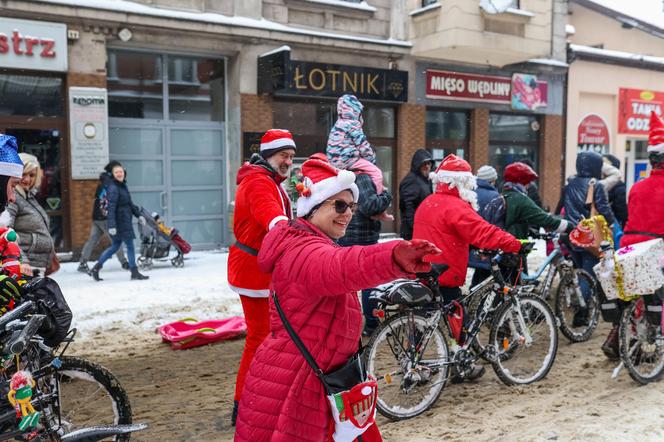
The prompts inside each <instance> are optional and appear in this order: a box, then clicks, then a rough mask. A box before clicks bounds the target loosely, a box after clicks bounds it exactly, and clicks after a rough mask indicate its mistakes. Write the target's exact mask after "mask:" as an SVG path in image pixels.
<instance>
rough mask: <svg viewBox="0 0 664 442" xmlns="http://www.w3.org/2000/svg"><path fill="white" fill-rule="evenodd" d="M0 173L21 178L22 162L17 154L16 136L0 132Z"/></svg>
mask: <svg viewBox="0 0 664 442" xmlns="http://www.w3.org/2000/svg"><path fill="white" fill-rule="evenodd" d="M0 175H5V176H11V177H16V178H21V177H22V176H23V162H22V161H21V158H20V157H19V156H18V145H17V144H16V138H14V137H12V136H11V135H1V134H0Z"/></svg>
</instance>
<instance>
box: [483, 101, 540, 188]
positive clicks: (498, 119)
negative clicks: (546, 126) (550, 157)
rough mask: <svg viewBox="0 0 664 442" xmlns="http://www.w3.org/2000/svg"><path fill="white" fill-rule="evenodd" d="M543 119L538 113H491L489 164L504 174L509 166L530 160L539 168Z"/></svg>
mask: <svg viewBox="0 0 664 442" xmlns="http://www.w3.org/2000/svg"><path fill="white" fill-rule="evenodd" d="M539 136H540V123H539V120H538V118H537V116H535V115H514V114H501V113H494V112H492V113H491V114H489V164H491V165H492V166H494V167H495V168H496V170H497V171H498V176H502V171H503V170H504V168H505V166H507V165H508V164H510V163H514V162H517V161H523V160H530V161H532V162H533V164H534V166H535V167H534V168H535V170H536V171H537V169H538V161H539Z"/></svg>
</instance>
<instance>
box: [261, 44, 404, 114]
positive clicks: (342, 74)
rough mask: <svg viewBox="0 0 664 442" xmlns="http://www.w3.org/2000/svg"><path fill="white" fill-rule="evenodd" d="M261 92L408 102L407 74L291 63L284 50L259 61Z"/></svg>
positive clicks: (265, 56) (361, 68) (353, 67)
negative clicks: (348, 95)
mask: <svg viewBox="0 0 664 442" xmlns="http://www.w3.org/2000/svg"><path fill="white" fill-rule="evenodd" d="M258 92H259V93H262V94H272V95H297V96H312V97H338V96H340V95H343V94H353V95H355V96H356V97H357V98H359V99H369V100H382V101H397V102H405V101H406V100H407V99H408V72H405V71H397V70H389V69H374V68H367V67H358V66H346V65H338V64H327V63H315V62H309V61H297V60H291V59H290V51H289V50H283V51H279V52H275V53H272V54H268V55H264V56H262V57H259V58H258Z"/></svg>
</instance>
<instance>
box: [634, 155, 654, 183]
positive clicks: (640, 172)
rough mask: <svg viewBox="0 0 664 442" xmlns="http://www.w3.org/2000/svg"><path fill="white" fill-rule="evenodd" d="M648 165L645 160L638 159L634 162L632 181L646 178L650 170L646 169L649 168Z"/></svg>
mask: <svg viewBox="0 0 664 442" xmlns="http://www.w3.org/2000/svg"><path fill="white" fill-rule="evenodd" d="M648 166H649V162H648V161H647V160H646V161H643V160H639V161H635V162H634V182H635V183H636V182H639V181H641V180H643V179H646V178H648V176H649V175H650V171H649V170H648V169H649V167H648Z"/></svg>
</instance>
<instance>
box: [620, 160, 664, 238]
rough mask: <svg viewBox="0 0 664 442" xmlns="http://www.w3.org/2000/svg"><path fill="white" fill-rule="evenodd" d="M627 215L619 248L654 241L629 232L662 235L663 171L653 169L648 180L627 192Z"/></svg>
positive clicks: (663, 233) (663, 218) (663, 204)
mask: <svg viewBox="0 0 664 442" xmlns="http://www.w3.org/2000/svg"><path fill="white" fill-rule="evenodd" d="M627 214H628V217H627V224H626V225H625V234H624V235H623V237H622V239H621V240H620V247H625V246H629V245H631V244H636V243H638V242H643V241H650V240H651V239H655V237H654V236H648V235H638V234H629V233H627V232H630V231H631V232H646V233H654V234H656V235H664V170H662V169H653V170H652V171H651V172H650V176H649V177H648V178H646V179H645V180H642V181H639V182H637V183H634V185H633V186H632V189H631V190H630V191H629V199H628V200H627Z"/></svg>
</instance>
